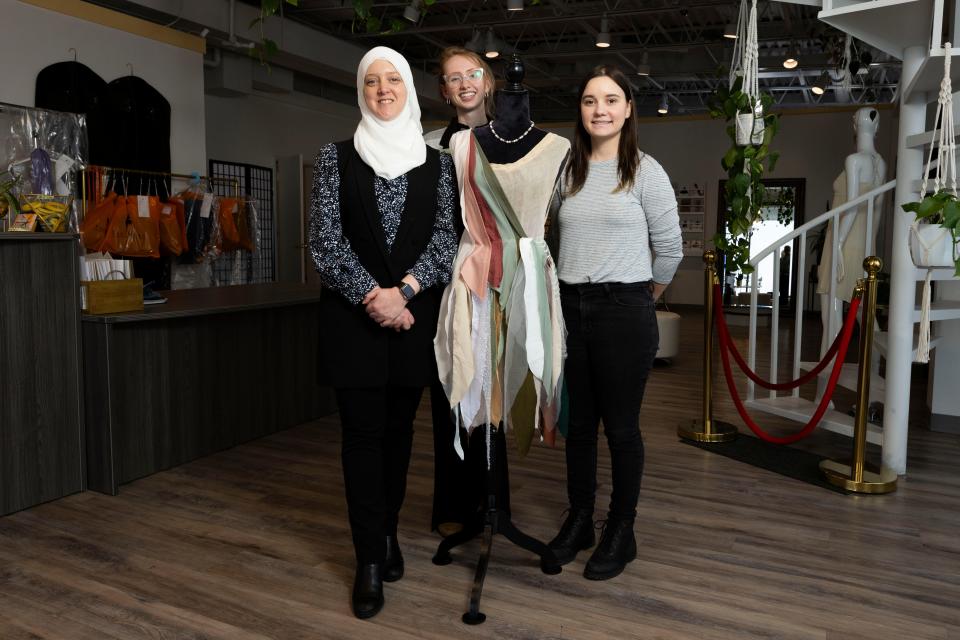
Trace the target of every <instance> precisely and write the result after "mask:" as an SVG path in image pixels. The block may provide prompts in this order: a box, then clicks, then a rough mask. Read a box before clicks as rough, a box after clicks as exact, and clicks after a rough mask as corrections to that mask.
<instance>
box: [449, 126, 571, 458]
mask: <svg viewBox="0 0 960 640" xmlns="http://www.w3.org/2000/svg"><path fill="white" fill-rule="evenodd" d="M569 146H570V145H569V142H568V141H567V140H566V139H565V138H561V137H560V136H557V135H555V134H549V133H548V134H547V136H546V137H545V138H544V139H543V140H541V141H540V142H539V143H538V144H537V145H536V146H535V147H534V148H533V149H532V150H531V151H530V152H529V153H528V154H527V155H526V156H524V157H523V158H521V159H520V160H518V161H517V162H514V163H511V164H493V165H492V164H490V163H489V162H488V161H487V159H486V156H485V155H484V153H483V150H482V149H481V148H480V146H479V145H478V144H477V141H476V137H475V136H474V135H473V133H472V132H470V131H463V132H459V133H457V134H455V135H454V136H453V138H452V139H451V145H450V149H451V153H452V155H453V158H454V163H455V165H456V167H457V178H458V184H459V185H460V204H461V210H462V212H463V222H464V226H465V231H464V234H463V237H462V239H461V241H460V248H459V250H458V252H457V258H456V260H455V262H454V266H453V279H452V280H451V283H450V286H448V287H447V289H446V291H445V292H444V295H443V299H442V303H441V309H440V322H439V324H438V327H437V336H436V339H435V341H434V346H435V351H436V357H437V367H438V371H439V374H440V381H441V383H442V384H443V387H444V390H445V391H446V393H447V397H448V398H449V400H450V405H451V406H452V407H454V408H455V410H456V412H457V414H458V416H459V418H460V420H462V424H463V425H464V426H465V427H466V428H467V429H468V430H472V428H473V427H476V426H479V425H483V424H494V425H496V424H499V423H500V422H501V421H502V422H503V423H504V424H505V426H506V427H507V428H511V429H513V430H514V435H515V437H516V440H517V444H518V448H519V450H520V452H521V454H525V453H526V452H527V451H528V450H529V448H530V445H531V443H532V440H533V436H534V432H535V431H536V430H537V428H538V427H539V428H541V434H542V437H543V438H544V439H545V440H546V441H547V442H551V443H552V442H553V440H554V437H555V431H556V427H557V424H558V421H559V420H560V414H561V396H562V393H561V389H562V370H563V359H564V357H565V348H566V346H565V345H566V339H565V338H566V336H565V331H564V325H563V317H562V314H561V311H560V297H559V285H558V282H557V275H556V267H555V264H554V261H553V258H552V257H551V255H550V251H549V249H548V248H547V245H546V242H545V241H544V224H545V221H546V218H547V212H548V209H549V205H550V200H551V197H552V196H553V194H554V192H555V190H556V181H557V180H558V179H559V177H560V174H561V169H562V167H563V166H564V163H565V160H566V157H567V155H568V152H569ZM455 448H457V451H458V453H460V454H461V455H462V451H461V450H460V443H459V439H457V440H456V441H455Z"/></svg>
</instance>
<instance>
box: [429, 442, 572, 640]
mask: <svg viewBox="0 0 960 640" xmlns="http://www.w3.org/2000/svg"><path fill="white" fill-rule="evenodd" d="M492 428H493V427H492V426H491V425H489V424H488V425H486V426H484V429H485V430H486V434H485V435H487V436H488V438H489V440H488V441H489V442H490V443H491V445H490V447H489V449H488V455H489V457H490V458H489V459H490V463H489V464H488V465H487V470H486V492H487V499H486V509H484V510H483V511H478V512H477V514H476V517H475V518H474V519H473V522H471V523H467V525H466V526H465V527H464V528H463V530H462V531H460V532H459V533H455V534H453V535H451V536H448V537H446V538H444V539H443V540H442V541H441V542H440V546H439V547H437V553H436V555H434V556H433V564H435V565H440V566H444V565H448V564H450V563H451V562H453V558H452V557H451V556H450V550H451V549H453V548H454V547H457V546H460V545H461V544H464V543H465V542H469V541H470V540H473V539H474V538H475V537H477V536H478V535H480V534H481V533H482V534H483V540H482V543H481V548H480V557H479V558H478V559H477V570H476V573H475V574H474V577H473V587H472V588H471V590H470V608H469V610H468V611H467V612H466V613H464V614H463V618H462V619H463V622H464V623H465V624H469V625H475V624H481V623H482V622H483V621H484V620H486V619H487V616H486V615H485V614H483V613H481V612H480V596H481V594H482V593H483V583H484V580H485V579H486V577H487V566H488V565H489V564H490V553H491V550H492V547H493V536H495V535H497V534H498V533H499V534H501V535H503V536H504V537H505V538H506V539H507V540H509V541H510V542H512V543H513V544H515V545H517V546H518V547H520V548H521V549H526V550H527V551H530V552H532V553H535V554H537V555H538V556H540V569H541V570H542V571H543V572H544V573H545V574H547V575H556V574H558V573H560V571H561V569H562V568H561V566H560V563H559V561H558V560H557V557H556V555H554V553H553V551H551V550H550V548H549V547H548V546H547V545H546V544H544V543H542V542H540V541H539V540H537V539H536V538H532V537H530V536H528V535H527V534H525V533H523V532H522V531H520V530H519V529H518V528H517V527H516V526H515V525H514V524H513V521H512V520H511V519H510V511H509V510H508V509H509V507H507V508H506V509H505V508H502V507H500V506H498V504H497V502H498V501H497V496H498V495H507V496H509V495H510V494H509V491H510V487H509V486H501V482H505V483H508V482H509V481H508V480H507V474H506V473H504V472H503V471H500V472H499V473H498V469H497V464H498V460H497V458H498V456H497V448H498V447H497V446H496V444H495V443H493V437H494V436H493V434H492V433H490V431H491V429H492ZM501 464H503V465H504V469H505V468H506V467H505V465H506V459H504V460H503V462H502V463H501ZM501 474H502V476H501ZM501 477H502V480H501V479H500V478H501ZM504 492H506V493H505V494H504Z"/></svg>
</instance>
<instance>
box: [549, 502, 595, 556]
mask: <svg viewBox="0 0 960 640" xmlns="http://www.w3.org/2000/svg"><path fill="white" fill-rule="evenodd" d="M595 541H596V538H595V537H594V535H593V511H590V510H589V509H570V512H569V513H568V514H567V519H566V520H564V521H563V526H561V527H560V531H559V533H557V536H556V537H555V538H554V539H553V540H551V541H550V543H549V544H548V545H547V546H548V547H550V550H551V551H553V553H554V554H555V555H556V556H557V561H558V562H559V563H560V564H561V565H563V564H567V563H569V562H573V559H574V558H576V557H577V552H579V551H583V550H584V549H589V548H590V547H592V546H593V543H594V542H595Z"/></svg>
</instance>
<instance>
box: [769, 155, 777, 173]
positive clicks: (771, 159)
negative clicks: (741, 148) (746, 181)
mask: <svg viewBox="0 0 960 640" xmlns="http://www.w3.org/2000/svg"><path fill="white" fill-rule="evenodd" d="M779 159H780V153H779V152H777V151H772V152H770V155H769V156H768V157H767V171H769V172H770V173H773V169H774V167H776V166H777V160H779Z"/></svg>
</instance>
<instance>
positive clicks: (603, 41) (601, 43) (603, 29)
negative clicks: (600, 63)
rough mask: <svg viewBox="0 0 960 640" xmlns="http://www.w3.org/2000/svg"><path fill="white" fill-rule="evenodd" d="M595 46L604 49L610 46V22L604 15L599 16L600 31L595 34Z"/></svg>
mask: <svg viewBox="0 0 960 640" xmlns="http://www.w3.org/2000/svg"><path fill="white" fill-rule="evenodd" d="M597 46H598V47H600V48H601V49H606V48H607V47H609V46H610V23H609V21H608V20H607V18H606V16H604V17H603V18H600V32H599V33H598V34H597Z"/></svg>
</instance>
